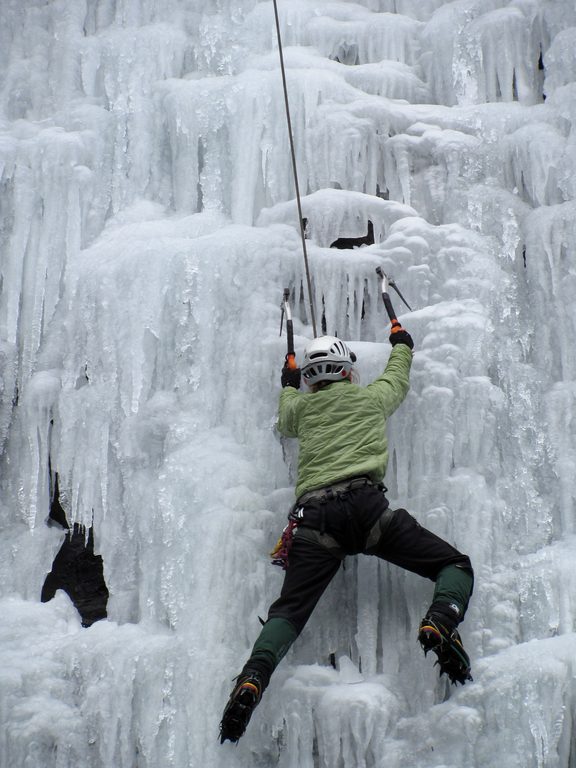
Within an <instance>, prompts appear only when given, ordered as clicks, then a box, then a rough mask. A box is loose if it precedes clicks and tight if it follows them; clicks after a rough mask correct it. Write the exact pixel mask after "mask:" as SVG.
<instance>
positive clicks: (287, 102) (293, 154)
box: [273, 0, 318, 337]
mask: <svg viewBox="0 0 576 768" xmlns="http://www.w3.org/2000/svg"><path fill="white" fill-rule="evenodd" d="M273 3H274V17H275V19H276V36H277V38H278V53H279V55H280V69H281V71H282V86H283V88H284V106H285V107H286V122H287V124H288V137H289V139H290V153H291V155H292V171H293V173H294V186H295V189H296V204H297V206H298V220H299V222H300V237H301V239H302V252H303V255H304V267H305V269H306V282H307V284H308V300H309V302H310V319H311V320H312V331H313V333H314V337H316V336H317V335H318V334H317V332H316V316H315V314H314V301H313V298H312V280H311V278H310V266H309V264H308V251H307V250H306V236H305V234H304V223H303V217H302V203H301V200H300V186H299V184H298V169H297V168H296V152H295V150H294V137H293V135H292V120H291V119H290V104H289V101H288V86H287V85H286V70H285V69H284V54H283V51H282V37H281V35H280V19H279V17H278V5H277V2H276V0H273Z"/></svg>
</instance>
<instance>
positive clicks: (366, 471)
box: [220, 321, 474, 742]
mask: <svg viewBox="0 0 576 768" xmlns="http://www.w3.org/2000/svg"><path fill="white" fill-rule="evenodd" d="M390 343H391V344H392V351H391V353H390V358H389V360H388V363H387V365H386V368H385V370H384V372H383V373H382V374H381V375H380V376H379V377H378V378H377V379H376V380H375V381H373V382H372V383H371V384H369V385H368V386H366V387H360V386H358V385H357V384H355V383H353V381H352V374H353V365H354V363H355V362H356V357H355V355H354V353H353V352H351V350H350V349H349V348H348V346H347V345H346V344H345V343H344V342H343V341H341V340H340V339H338V338H335V337H333V336H322V337H320V338H316V339H314V340H313V341H312V342H311V343H310V345H309V346H308V348H307V350H306V353H305V357H304V363H303V365H302V369H301V370H300V369H298V368H296V369H291V368H290V367H289V366H288V365H287V364H285V365H284V368H283V369H282V376H281V383H282V387H283V389H282V392H281V395H280V404H279V413H278V425H277V426H278V429H279V431H280V432H281V434H283V435H285V436H287V437H297V438H298V440H299V459H298V478H297V486H296V497H297V500H296V503H295V505H294V506H293V508H292V510H291V511H290V514H289V516H288V520H289V523H288V525H287V527H286V529H285V530H284V533H283V536H282V539H281V541H280V542H279V546H278V547H277V550H276V552H275V553H273V555H274V556H275V558H276V560H277V561H279V562H281V563H282V565H283V567H284V568H285V578H284V583H283V586H282V590H281V593H280V597H279V598H278V599H277V600H276V601H275V602H274V603H272V605H271V607H270V610H269V612H268V619H267V621H266V623H265V624H264V625H263V627H262V630H261V632H260V635H259V637H258V639H257V640H256V643H255V645H254V648H253V649H252V654H251V656H250V658H249V659H248V661H247V662H246V664H245V665H244V668H243V669H242V671H241V673H240V675H239V676H238V677H237V679H236V684H235V685H234V688H233V690H232V693H231V695H230V699H229V701H228V703H227V705H226V708H225V710H224V714H223V717H222V722H221V724H220V740H221V742H224V741H226V740H230V741H232V742H237V741H238V739H239V738H240V737H241V736H242V734H243V733H244V731H245V729H246V726H247V725H248V722H249V720H250V717H251V715H252V712H253V711H254V708H255V707H256V705H257V704H258V703H259V701H260V699H261V698H262V694H263V693H264V691H265V689H266V686H267V685H268V683H269V681H270V676H271V675H272V672H273V671H274V669H275V668H276V666H277V665H278V663H279V662H280V660H281V659H282V658H283V657H284V655H285V654H286V652H287V651H288V649H289V648H290V646H291V645H292V643H293V642H294V640H296V638H297V637H298V635H299V634H300V632H301V631H302V629H303V627H304V625H305V624H306V622H307V621H308V619H309V617H310V615H311V613H312V611H313V610H314V607H315V606H316V604H317V602H318V600H319V599H320V597H321V595H322V593H323V592H324V590H325V589H326V587H327V586H328V584H329V583H330V581H331V579H332V578H333V576H334V575H335V574H336V572H337V571H338V568H339V567H340V564H341V562H342V560H343V559H344V557H345V556H346V555H356V554H359V553H362V554H366V555H376V557H380V558H382V559H383V560H386V561H388V562H390V563H393V564H394V565H398V566H400V567H402V568H405V569H407V570H409V571H412V572H414V573H417V574H419V575H420V576H425V577H427V578H428V579H431V580H432V581H434V582H435V589H434V595H433V599H432V603H431V605H430V608H429V609H428V612H427V613H426V616H425V617H424V619H422V622H421V623H420V627H419V631H418V640H419V641H420V644H421V645H422V648H423V649H424V652H425V653H428V651H433V652H434V653H435V654H436V656H437V660H438V664H439V666H440V674H442V673H446V674H447V675H448V677H449V678H450V680H451V681H452V682H453V683H456V682H459V683H462V684H464V683H465V682H466V680H471V679H472V678H471V676H470V660H469V658H468V655H467V654H466V651H465V650H464V647H463V645H462V640H461V639H460V635H459V634H458V632H457V629H456V627H457V626H458V624H459V623H460V622H461V621H462V620H463V618H464V614H465V612H466V609H467V606H468V600H469V598H470V595H471V593H472V587H473V580H474V576H473V571H472V566H471V563H470V560H469V558H468V557H467V556H466V555H464V554H462V553H461V552H459V551H458V550H456V549H455V548H454V547H453V546H451V545H450V544H448V543H447V542H445V541H443V540H442V539H441V538H439V537H438V536H436V535H435V534H433V533H432V532H430V531H428V530H426V528H423V527H422V526H421V525H420V524H419V523H418V522H417V521H416V520H415V519H414V518H413V517H412V516H411V515H410V514H409V513H408V512H407V511H406V510H405V509H394V510H392V509H391V508H390V507H389V504H388V501H387V499H386V496H385V492H386V488H385V487H384V486H383V484H382V480H383V477H384V473H385V470H386V464H387V459H388V449H387V442H386V435H385V427H386V419H387V418H388V417H389V416H390V414H392V413H393V412H394V411H395V410H396V409H397V408H398V406H399V405H400V403H401V402H402V401H403V400H404V398H405V397H406V394H407V392H408V388H409V375H410V367H411V364H412V349H413V346H414V344H413V341H412V337H411V336H410V334H409V333H408V332H407V331H406V330H405V329H404V328H402V326H401V325H400V324H399V323H398V322H397V321H396V324H393V326H392V332H391V334H390ZM301 376H302V377H303V378H304V380H305V382H306V383H307V384H308V386H309V390H310V391H309V392H307V393H303V392H299V391H298V390H299V388H300V381H301Z"/></svg>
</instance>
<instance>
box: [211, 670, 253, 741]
mask: <svg viewBox="0 0 576 768" xmlns="http://www.w3.org/2000/svg"><path fill="white" fill-rule="evenodd" d="M261 697H262V681H261V680H260V677H259V676H258V674H257V673H252V674H244V675H240V677H239V678H238V681H237V685H236V687H235V688H234V690H233V691H232V693H231V694H230V699H229V700H228V704H227V705H226V708H225V710H224V714H223V715H222V722H221V723H220V743H221V744H223V743H224V742H225V741H227V740H228V741H232V742H237V741H238V740H239V739H240V737H241V736H242V735H243V734H244V731H245V730H246V726H247V725H248V723H249V722H250V718H251V717H252V712H253V711H254V709H255V708H256V705H257V704H258V702H259V701H260V699H261Z"/></svg>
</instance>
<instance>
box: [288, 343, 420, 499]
mask: <svg viewBox="0 0 576 768" xmlns="http://www.w3.org/2000/svg"><path fill="white" fill-rule="evenodd" d="M411 365H412V352H411V350H410V348H409V347H407V346H406V344H397V345H396V346H394V347H393V348H392V352H391V353H390V358H389V360H388V364H387V365H386V368H385V370H384V372H383V373H382V374H381V375H380V376H379V377H378V378H377V379H376V380H375V381H373V382H372V383H371V384H368V386H366V387H359V386H358V385H356V384H352V383H351V382H350V381H336V382H334V383H333V384H329V385H328V386H326V387H323V388H322V389H321V390H319V391H318V392H314V393H312V392H308V393H303V392H299V391H298V390H297V389H294V388H293V387H285V388H284V389H283V390H282V393H281V395H280V404H279V409H278V425H277V426H278V430H279V431H280V432H281V433H282V434H283V435H285V436H286V437H297V438H298V440H299V443H300V451H299V456H298V482H297V485H296V497H297V498H298V497H299V496H301V495H302V494H303V493H305V492H306V491H310V490H312V489H313V488H320V487H321V486H324V485H330V484H332V483H336V482H339V481H341V480H345V479H346V478H347V477H356V476H357V475H368V476H369V477H371V478H372V479H373V480H374V481H375V482H380V481H381V480H382V479H383V477H384V474H385V472H386V465H387V463H388V442H387V440H386V419H387V418H388V417H389V416H390V414H391V413H393V412H394V411H395V410H396V408H398V406H399V405H400V403H401V402H402V400H404V398H405V397H406V394H407V393H408V389H409V386H410V385H409V377H410V366H411Z"/></svg>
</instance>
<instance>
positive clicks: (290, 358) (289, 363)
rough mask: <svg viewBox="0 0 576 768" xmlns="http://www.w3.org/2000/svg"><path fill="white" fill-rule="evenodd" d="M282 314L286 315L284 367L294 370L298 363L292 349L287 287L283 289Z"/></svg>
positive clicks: (290, 315)
mask: <svg viewBox="0 0 576 768" xmlns="http://www.w3.org/2000/svg"><path fill="white" fill-rule="evenodd" d="M282 314H283V315H284V314H285V315H286V342H287V344H286V346H287V353H286V367H287V368H290V369H291V370H296V368H298V363H297V362H296V352H295V351H294V326H293V323H292V311H291V309H290V291H289V289H288V288H285V289H284V297H283V300H282ZM280 331H282V326H280Z"/></svg>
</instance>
